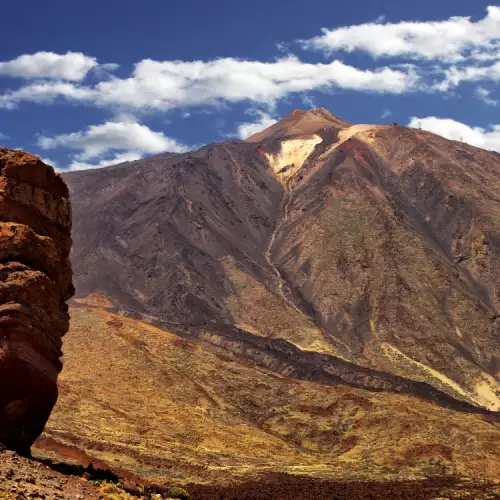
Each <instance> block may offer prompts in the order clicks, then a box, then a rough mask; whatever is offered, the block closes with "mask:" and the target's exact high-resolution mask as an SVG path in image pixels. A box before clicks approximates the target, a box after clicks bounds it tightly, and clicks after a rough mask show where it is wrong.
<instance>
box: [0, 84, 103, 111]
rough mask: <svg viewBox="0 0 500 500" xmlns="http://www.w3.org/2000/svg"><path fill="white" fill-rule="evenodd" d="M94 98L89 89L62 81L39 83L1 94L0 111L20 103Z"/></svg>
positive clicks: (12, 107)
mask: <svg viewBox="0 0 500 500" xmlns="http://www.w3.org/2000/svg"><path fill="white" fill-rule="evenodd" d="M96 97H97V94H96V92H95V91H94V90H93V89H91V88H89V87H85V86H81V85H75V84H73V83H69V82H63V81H55V82H52V81H51V82H39V83H33V84H30V85H26V86H24V87H21V88H19V89H17V90H10V91H7V92H5V93H4V94H1V95H0V109H2V108H4V109H14V108H15V107H16V106H17V105H18V104H20V103H22V102H28V103H29V102H31V103H37V104H52V103H54V102H55V101H56V100H57V99H63V100H67V101H80V102H85V101H88V102H91V101H92V100H93V99H95V98H96Z"/></svg>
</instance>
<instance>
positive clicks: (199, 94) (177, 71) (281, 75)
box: [0, 56, 418, 110]
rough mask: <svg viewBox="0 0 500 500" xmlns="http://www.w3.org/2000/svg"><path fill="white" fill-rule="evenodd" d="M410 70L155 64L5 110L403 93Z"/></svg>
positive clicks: (44, 91)
mask: <svg viewBox="0 0 500 500" xmlns="http://www.w3.org/2000/svg"><path fill="white" fill-rule="evenodd" d="M417 80H418V79H417V77H416V75H415V74H414V73H413V71H412V70H411V68H406V69H405V70H395V69H391V68H388V67H383V68H379V69H375V70H361V69H358V68H355V67H353V66H349V65H347V64H344V63H342V62H341V61H333V62H331V63H329V64H310V63H305V62H302V61H300V60H299V59H297V58H296V57H295V56H288V57H286V58H283V59H279V60H276V61H274V62H260V61H245V60H239V59H231V58H226V59H217V60H214V61H191V62H184V61H163V62H161V61H152V60H150V59H146V60H143V61H141V62H139V63H137V64H136V66H135V70H134V73H133V74H132V76H131V77H129V78H125V79H121V78H112V79H110V80H107V81H101V82H99V83H98V84H97V85H95V86H94V87H89V86H80V85H75V84H69V83H65V82H60V81H59V82H43V83H37V84H33V85H28V86H25V87H22V88H20V89H18V90H15V91H8V92H7V93H5V94H3V95H0V108H2V107H3V108H8V109H12V108H14V107H15V106H16V105H17V104H19V103H20V102H23V101H28V102H36V103H52V102H54V101H55V100H56V99H57V98H61V97H62V98H65V99H68V100H73V101H79V102H83V103H89V104H93V105H97V106H114V107H127V108H132V109H142V110H168V109H173V108H180V107H188V106H201V105H220V104H224V103H234V102H241V101H253V102H257V103H261V104H262V103H266V104H270V103H273V102H275V101H276V100H278V99H280V98H282V97H284V96H286V95H288V94H291V93H299V92H304V91H312V90H317V91H319V90H324V91H328V90H330V89H332V88H341V89H346V90H356V91H361V92H379V93H383V92H387V93H393V94H400V93H402V92H405V91H407V90H411V89H413V88H414V87H416V86H417Z"/></svg>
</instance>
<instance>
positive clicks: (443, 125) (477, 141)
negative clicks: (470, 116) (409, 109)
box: [408, 116, 500, 152]
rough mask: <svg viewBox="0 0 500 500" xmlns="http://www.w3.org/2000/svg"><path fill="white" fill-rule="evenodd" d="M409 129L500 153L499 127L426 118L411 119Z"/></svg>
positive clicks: (433, 117) (431, 117)
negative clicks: (483, 126) (419, 129)
mask: <svg viewBox="0 0 500 500" xmlns="http://www.w3.org/2000/svg"><path fill="white" fill-rule="evenodd" d="M408 126H409V127H413V128H421V129H423V130H427V131H429V132H433V133H434V134H438V135H441V136H443V137H445V138H446V139H451V140H454V141H461V142H466V143H467V144H471V145H472V146H476V147H478V148H483V149H489V150H491V151H499V152H500V125H490V126H489V127H488V128H482V127H471V126H469V125H466V124H465V123H461V122H458V121H455V120H453V119H451V118H438V117H436V116H427V117H425V118H417V117H415V116H414V117H412V118H411V120H410V123H409V124H408Z"/></svg>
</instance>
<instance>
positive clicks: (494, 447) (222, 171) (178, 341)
mask: <svg viewBox="0 0 500 500" xmlns="http://www.w3.org/2000/svg"><path fill="white" fill-rule="evenodd" d="M64 179H65V180H66V182H67V184H68V186H69V189H70V193H71V200H72V206H73V220H74V222H73V241H74V245H73V250H72V254H71V259H72V263H73V269H74V281H75V285H76V296H75V299H73V301H72V307H71V310H70V314H71V327H70V331H69V333H68V334H67V336H66V337H65V343H64V346H63V351H64V370H63V372H62V374H61V376H60V378H59V385H60V398H59V401H58V404H57V405H56V407H55V410H54V412H53V414H52V416H51V418H50V420H49V422H48V425H47V428H46V431H45V435H44V437H43V439H41V440H39V441H38V444H37V447H36V453H37V454H39V455H42V456H53V455H54V454H55V455H56V456H59V457H61V456H62V457H72V459H75V457H77V456H79V454H81V453H84V454H85V456H86V457H92V460H96V461H98V462H99V463H102V462H105V463H107V464H111V465H112V466H113V467H116V468H119V469H120V470H125V471H128V473H132V474H135V475H137V477H138V478H142V479H141V480H144V481H146V480H147V481H153V482H155V481H156V482H159V483H161V484H164V483H167V484H169V483H174V484H176V483H181V484H183V485H185V486H186V487H188V486H189V487H190V488H191V491H197V490H196V488H198V486H196V485H200V484H202V483H216V484H218V485H220V484H223V483H224V484H226V483H232V482H234V481H243V482H246V481H254V480H256V478H261V479H260V480H263V479H262V478H263V477H266V478H269V481H270V484H275V483H276V481H277V482H278V483H279V484H288V483H287V481H292V482H293V480H294V479H290V478H294V477H296V476H301V477H303V476H307V477H308V478H314V479H315V480H320V479H321V480H323V479H324V480H328V481H337V480H342V481H345V480H348V481H353V480H362V481H366V480H368V479H370V480H374V481H387V480H389V479H394V478H398V479H403V480H405V481H415V480H416V479H418V478H424V477H426V476H428V475H432V476H433V477H434V476H443V475H445V476H449V474H455V475H459V476H465V477H477V478H479V477H481V478H484V479H490V480H491V479H497V478H498V470H497V464H498V461H499V459H500V445H499V444H498V443H500V439H499V436H500V391H499V387H500V386H499V371H500V316H499V313H498V311H499V305H500V266H499V265H498V264H499V258H500V198H499V197H498V194H497V193H499V192H500V155H498V154H497V153H493V152H488V151H483V150H480V149H477V148H474V147H471V146H468V145H466V144H463V143H458V142H452V141H448V140H446V139H443V138H441V137H438V136H436V135H433V134H431V133H428V132H424V131H421V130H416V129H408V128H404V127H398V126H395V125H394V126H393V125H391V126H377V125H351V124H349V123H347V122H345V121H343V120H341V119H339V118H337V117H335V116H334V115H332V114H330V113H329V112H328V111H326V110H323V109H315V110H311V111H300V110H297V111H294V112H293V113H291V114H290V115H289V116H287V117H286V118H284V119H283V120H281V121H280V122H278V123H276V124H274V125H272V126H271V127H269V128H268V129H266V130H264V131H263V132H261V133H259V134H255V135H254V136H252V137H250V138H249V139H247V140H246V141H239V140H238V141H237V140H233V141H226V142H223V143H220V144H211V145H207V146H205V147H203V148H200V149H199V150H197V151H193V152H189V153H183V154H171V153H165V154H162V155H158V156H155V157H152V158H148V159H144V160H139V161H136V162H130V163H125V164H122V165H116V166H112V167H107V168H103V169H99V170H87V171H81V172H72V173H68V174H65V175H64ZM283 473H284V474H287V476H286V477H287V478H288V479H285V478H284V477H282V476H279V478H280V479H279V481H278V480H277V479H276V478H277V477H278V476H275V474H283ZM290 475H292V476H290ZM293 475H296V476H293ZM266 481H267V479H266ZM273 481H274V482H273ZM266 484H267V483H266ZM294 484H295V483H294ZM304 484H305V483H304ZM308 484H309V483H308ZM381 484H382V486H380V488H382V489H384V488H387V487H388V486H387V483H381ZM412 484H415V483H412ZM384 485H386V486H384ZM248 487H249V488H250V489H252V488H253V486H248ZM293 487H294V486H290V488H293ZM325 487H327V486H325ZM303 488H304V489H303V490H298V491H302V493H297V495H298V497H301V495H303V497H304V498H306V496H304V494H303V492H304V491H305V490H307V489H308V487H306V486H304V487H303ZM374 488H375V487H374ZM405 488H406V487H405ZM344 489H345V488H344ZM311 491H313V490H311ZM329 491H333V490H329ZM372 491H375V490H372ZM384 491H386V490H384ZM404 491H409V490H404ZM209 493H210V492H209V491H208V490H204V493H203V495H208V494H209ZM276 494H277V493H276V491H275V493H272V494H270V496H269V498H273V495H276ZM280 494H281V493H280ZM203 495H201V497H203ZM248 498H258V495H257V496H255V497H252V496H250V497H248ZM359 498H369V496H368V493H367V494H366V496H359ZM375 498H385V497H384V496H383V495H382V496H376V497H375ZM393 498H399V497H398V496H397V495H394V496H393ZM401 498H404V496H401ZM415 498H416V497H415Z"/></svg>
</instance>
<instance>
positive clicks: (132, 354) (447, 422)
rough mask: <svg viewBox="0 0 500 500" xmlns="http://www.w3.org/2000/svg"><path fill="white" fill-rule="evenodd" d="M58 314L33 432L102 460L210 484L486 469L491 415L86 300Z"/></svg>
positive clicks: (491, 462)
mask: <svg viewBox="0 0 500 500" xmlns="http://www.w3.org/2000/svg"><path fill="white" fill-rule="evenodd" d="M71 315H72V322H71V329H70V332H69V333H68V336H67V338H66V340H65V358H64V361H65V369H64V371H63V373H62V375H61V378H60V390H61V395H60V398H59V402H58V404H57V406H56V409H55V411H54V412H53V414H52V416H51V419H50V421H49V423H48V426H47V429H46V436H48V437H51V438H53V439H55V440H56V441H58V442H60V443H62V444H64V443H66V444H70V445H75V444H76V445H77V446H78V447H79V448H80V449H81V450H84V451H85V452H87V454H88V455H90V456H94V457H96V458H98V459H100V460H104V461H105V462H107V463H109V464H112V465H113V467H118V468H120V469H124V470H128V471H131V472H133V473H136V474H138V475H140V476H142V477H144V478H146V479H149V480H151V481H153V482H157V483H160V484H165V483H166V484H168V483H170V482H172V481H174V482H181V483H190V482H195V483H199V482H210V483H217V484H221V483H223V482H227V481H234V480H236V479H243V480H248V479H252V478H255V477H257V474H260V473H269V472H276V471H281V472H288V473H291V474H297V475H307V476H310V477H313V478H331V479H355V478H362V479H367V478H371V479H380V480H383V479H388V478H393V479H394V478H399V479H407V480H408V479H415V478H421V477H422V476H424V475H428V474H439V475H442V474H450V473H456V474H460V475H465V476H472V477H477V478H479V477H481V478H497V476H498V460H499V459H500V448H499V443H500V440H499V439H498V436H499V434H500V432H499V424H498V421H497V420H495V419H493V418H491V417H488V416H481V415H477V414H471V413H461V412H457V411H454V410H451V409H446V408H443V407H440V406H436V405H434V404H432V403H429V402H426V401H425V400H423V399H420V398H417V397H414V396H411V395H397V394H392V393H386V392H370V391H366V390H362V389H356V388H349V387H346V386H345V385H343V384H338V385H325V384H318V383H312V382H306V381H299V380H293V379H290V378H285V377H283V376H278V375H276V374H273V373H272V372H270V371H267V370H263V369H261V368H259V367H257V366H255V365H252V364H247V363H242V362H241V361H239V359H240V360H241V359H242V358H241V357H240V358H239V359H238V356H236V355H233V356H228V355H227V353H226V351H225V350H224V349H221V348H215V347H214V346H210V345H207V344H204V343H200V342H199V341H189V340H185V339H181V338H179V337H178V336H176V335H173V334H171V333H168V332H165V331H162V330H159V329H158V328H155V327H153V326H151V325H148V324H146V323H140V322H137V321H135V320H132V319H130V318H122V317H119V316H116V315H114V314H111V313H108V312H105V311H101V310H97V309H84V308H78V309H73V310H72V311H71ZM42 451H43V453H46V451H47V450H46V448H45V449H44V450H42ZM363 498H364V497H363Z"/></svg>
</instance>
